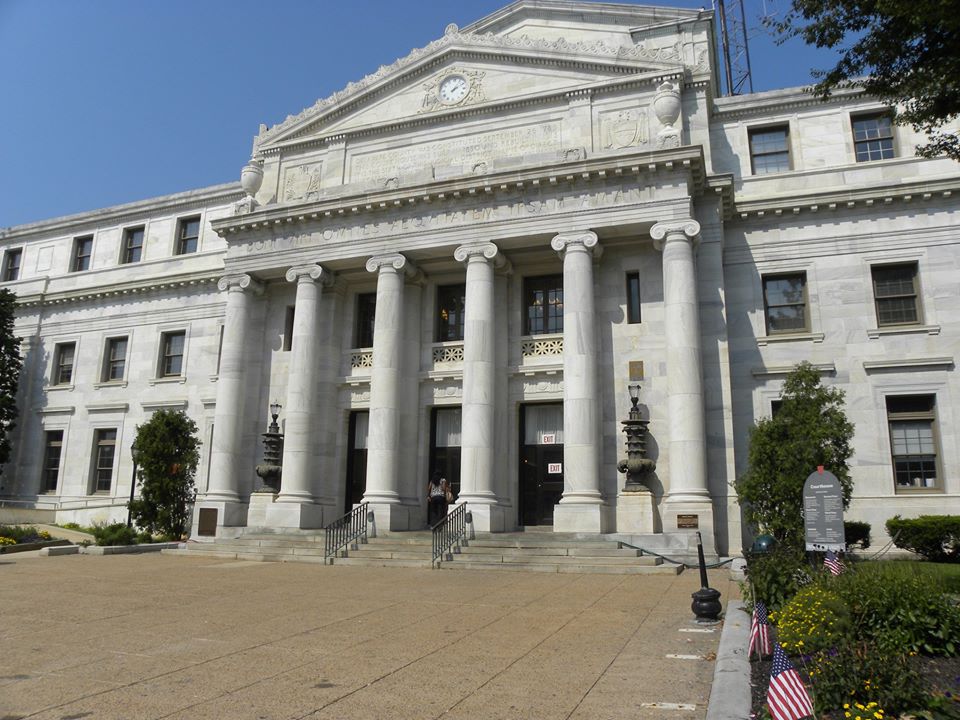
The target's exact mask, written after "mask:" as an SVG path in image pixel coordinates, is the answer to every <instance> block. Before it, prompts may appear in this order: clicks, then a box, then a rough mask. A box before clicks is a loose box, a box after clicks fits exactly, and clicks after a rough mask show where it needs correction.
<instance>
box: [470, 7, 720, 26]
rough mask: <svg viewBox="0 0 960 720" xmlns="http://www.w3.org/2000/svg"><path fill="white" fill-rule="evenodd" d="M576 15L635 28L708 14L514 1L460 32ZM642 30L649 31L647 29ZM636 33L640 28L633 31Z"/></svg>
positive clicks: (648, 8)
mask: <svg viewBox="0 0 960 720" xmlns="http://www.w3.org/2000/svg"><path fill="white" fill-rule="evenodd" d="M574 13H575V14H576V18H577V20H578V21H580V22H590V23H606V24H609V25H635V24H639V23H641V22H642V21H643V20H645V19H650V20H653V21H655V22H656V23H660V22H662V21H663V19H664V17H667V16H668V14H671V13H672V14H673V15H674V17H672V18H670V24H676V23H679V22H688V21H690V20H696V19H698V18H700V17H705V16H707V14H708V13H709V14H710V15H712V12H711V11H703V10H700V11H697V10H687V9H685V8H670V7H656V8H653V7H649V6H643V5H624V4H623V3H622V2H621V3H605V2H604V3H599V2H598V3H595V2H589V3H571V2H569V1H568V0H516V2H513V3H511V4H510V5H507V6H506V7H503V8H500V9H499V10H496V11H495V12H492V13H491V14H489V15H487V16H486V17H483V18H480V19H479V20H477V21H475V22H473V23H471V24H470V25H468V26H466V27H465V28H463V32H495V31H497V30H498V29H503V28H506V27H507V26H509V25H512V24H514V23H516V22H517V21H518V20H520V19H527V18H530V19H550V18H554V19H555V18H557V16H562V15H568V16H569V15H571V14H574ZM642 27H643V28H646V27H649V26H646V25H643V26H642ZM632 29H634V30H635V29H639V28H636V27H635V28H632Z"/></svg>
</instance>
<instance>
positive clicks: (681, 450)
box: [650, 220, 712, 539]
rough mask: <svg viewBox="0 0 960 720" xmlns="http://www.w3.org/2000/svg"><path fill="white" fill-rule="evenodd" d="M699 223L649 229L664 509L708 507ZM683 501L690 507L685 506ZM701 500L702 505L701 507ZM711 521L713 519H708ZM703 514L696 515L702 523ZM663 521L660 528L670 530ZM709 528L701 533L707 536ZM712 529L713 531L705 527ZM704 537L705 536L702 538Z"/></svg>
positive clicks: (689, 222) (661, 225) (667, 224)
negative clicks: (657, 318) (659, 320)
mask: <svg viewBox="0 0 960 720" xmlns="http://www.w3.org/2000/svg"><path fill="white" fill-rule="evenodd" d="M699 234H700V224H699V223H697V222H696V221H695V220H680V221H672V222H663V223H657V224H656V225H654V226H653V228H652V229H651V230H650V235H651V236H652V237H653V239H654V244H655V246H656V247H657V249H658V250H662V251H663V305H664V319H665V326H666V356H667V412H668V415H669V422H668V426H669V432H670V440H669V444H668V452H669V455H668V458H667V459H668V463H669V477H670V485H669V488H668V490H667V504H668V506H670V505H672V506H673V508H672V512H671V509H670V508H669V507H668V515H669V514H676V512H677V511H678V508H679V509H681V511H682V510H683V509H691V508H692V509H694V510H696V509H697V506H702V507H701V508H700V509H699V510H698V512H697V514H700V512H708V513H709V502H710V494H709V491H708V489H707V472H706V431H705V426H704V407H703V401H704V396H703V369H702V360H701V357H700V311H699V306H698V300H697V273H696V263H695V259H694V254H695V246H696V242H697V238H698V235H699ZM685 505H689V506H690V507H687V508H685V507H684V506H685ZM703 506H705V507H703ZM710 522H711V523H712V520H711V521H710ZM705 524H706V518H702V517H701V519H700V527H701V529H706V528H705V527H704V526H705ZM671 529H673V528H672V527H670V523H669V522H667V521H666V518H665V522H664V530H671ZM707 534H708V533H706V532H705V533H704V535H705V536H706V535H707ZM710 534H711V535H712V533H710ZM705 539H706V538H705Z"/></svg>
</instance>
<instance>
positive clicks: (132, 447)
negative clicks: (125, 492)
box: [127, 440, 137, 527]
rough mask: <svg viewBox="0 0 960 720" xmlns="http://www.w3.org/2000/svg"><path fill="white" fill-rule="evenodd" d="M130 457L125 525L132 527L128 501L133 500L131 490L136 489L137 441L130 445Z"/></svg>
mask: <svg viewBox="0 0 960 720" xmlns="http://www.w3.org/2000/svg"><path fill="white" fill-rule="evenodd" d="M130 459H131V460H133V477H132V478H130V502H128V503H127V527H133V523H132V520H131V516H130V512H131V511H130V503H132V502H133V492H134V490H136V489H137V441H136V440H134V441H133V443H132V444H131V445H130Z"/></svg>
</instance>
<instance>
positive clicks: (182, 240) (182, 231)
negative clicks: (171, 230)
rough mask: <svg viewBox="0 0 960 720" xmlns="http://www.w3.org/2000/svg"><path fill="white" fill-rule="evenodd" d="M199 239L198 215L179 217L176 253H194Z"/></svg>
mask: <svg viewBox="0 0 960 720" xmlns="http://www.w3.org/2000/svg"><path fill="white" fill-rule="evenodd" d="M199 240H200V217H199V216H197V217H190V218H180V220H179V221H177V255H187V254H189V253H195V252H196V251H197V242H198V241H199Z"/></svg>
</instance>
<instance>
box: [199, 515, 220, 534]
mask: <svg viewBox="0 0 960 720" xmlns="http://www.w3.org/2000/svg"><path fill="white" fill-rule="evenodd" d="M198 515H199V517H198V518H197V535H200V536H201V537H216V535H217V508H200V512H199V513H198Z"/></svg>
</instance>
